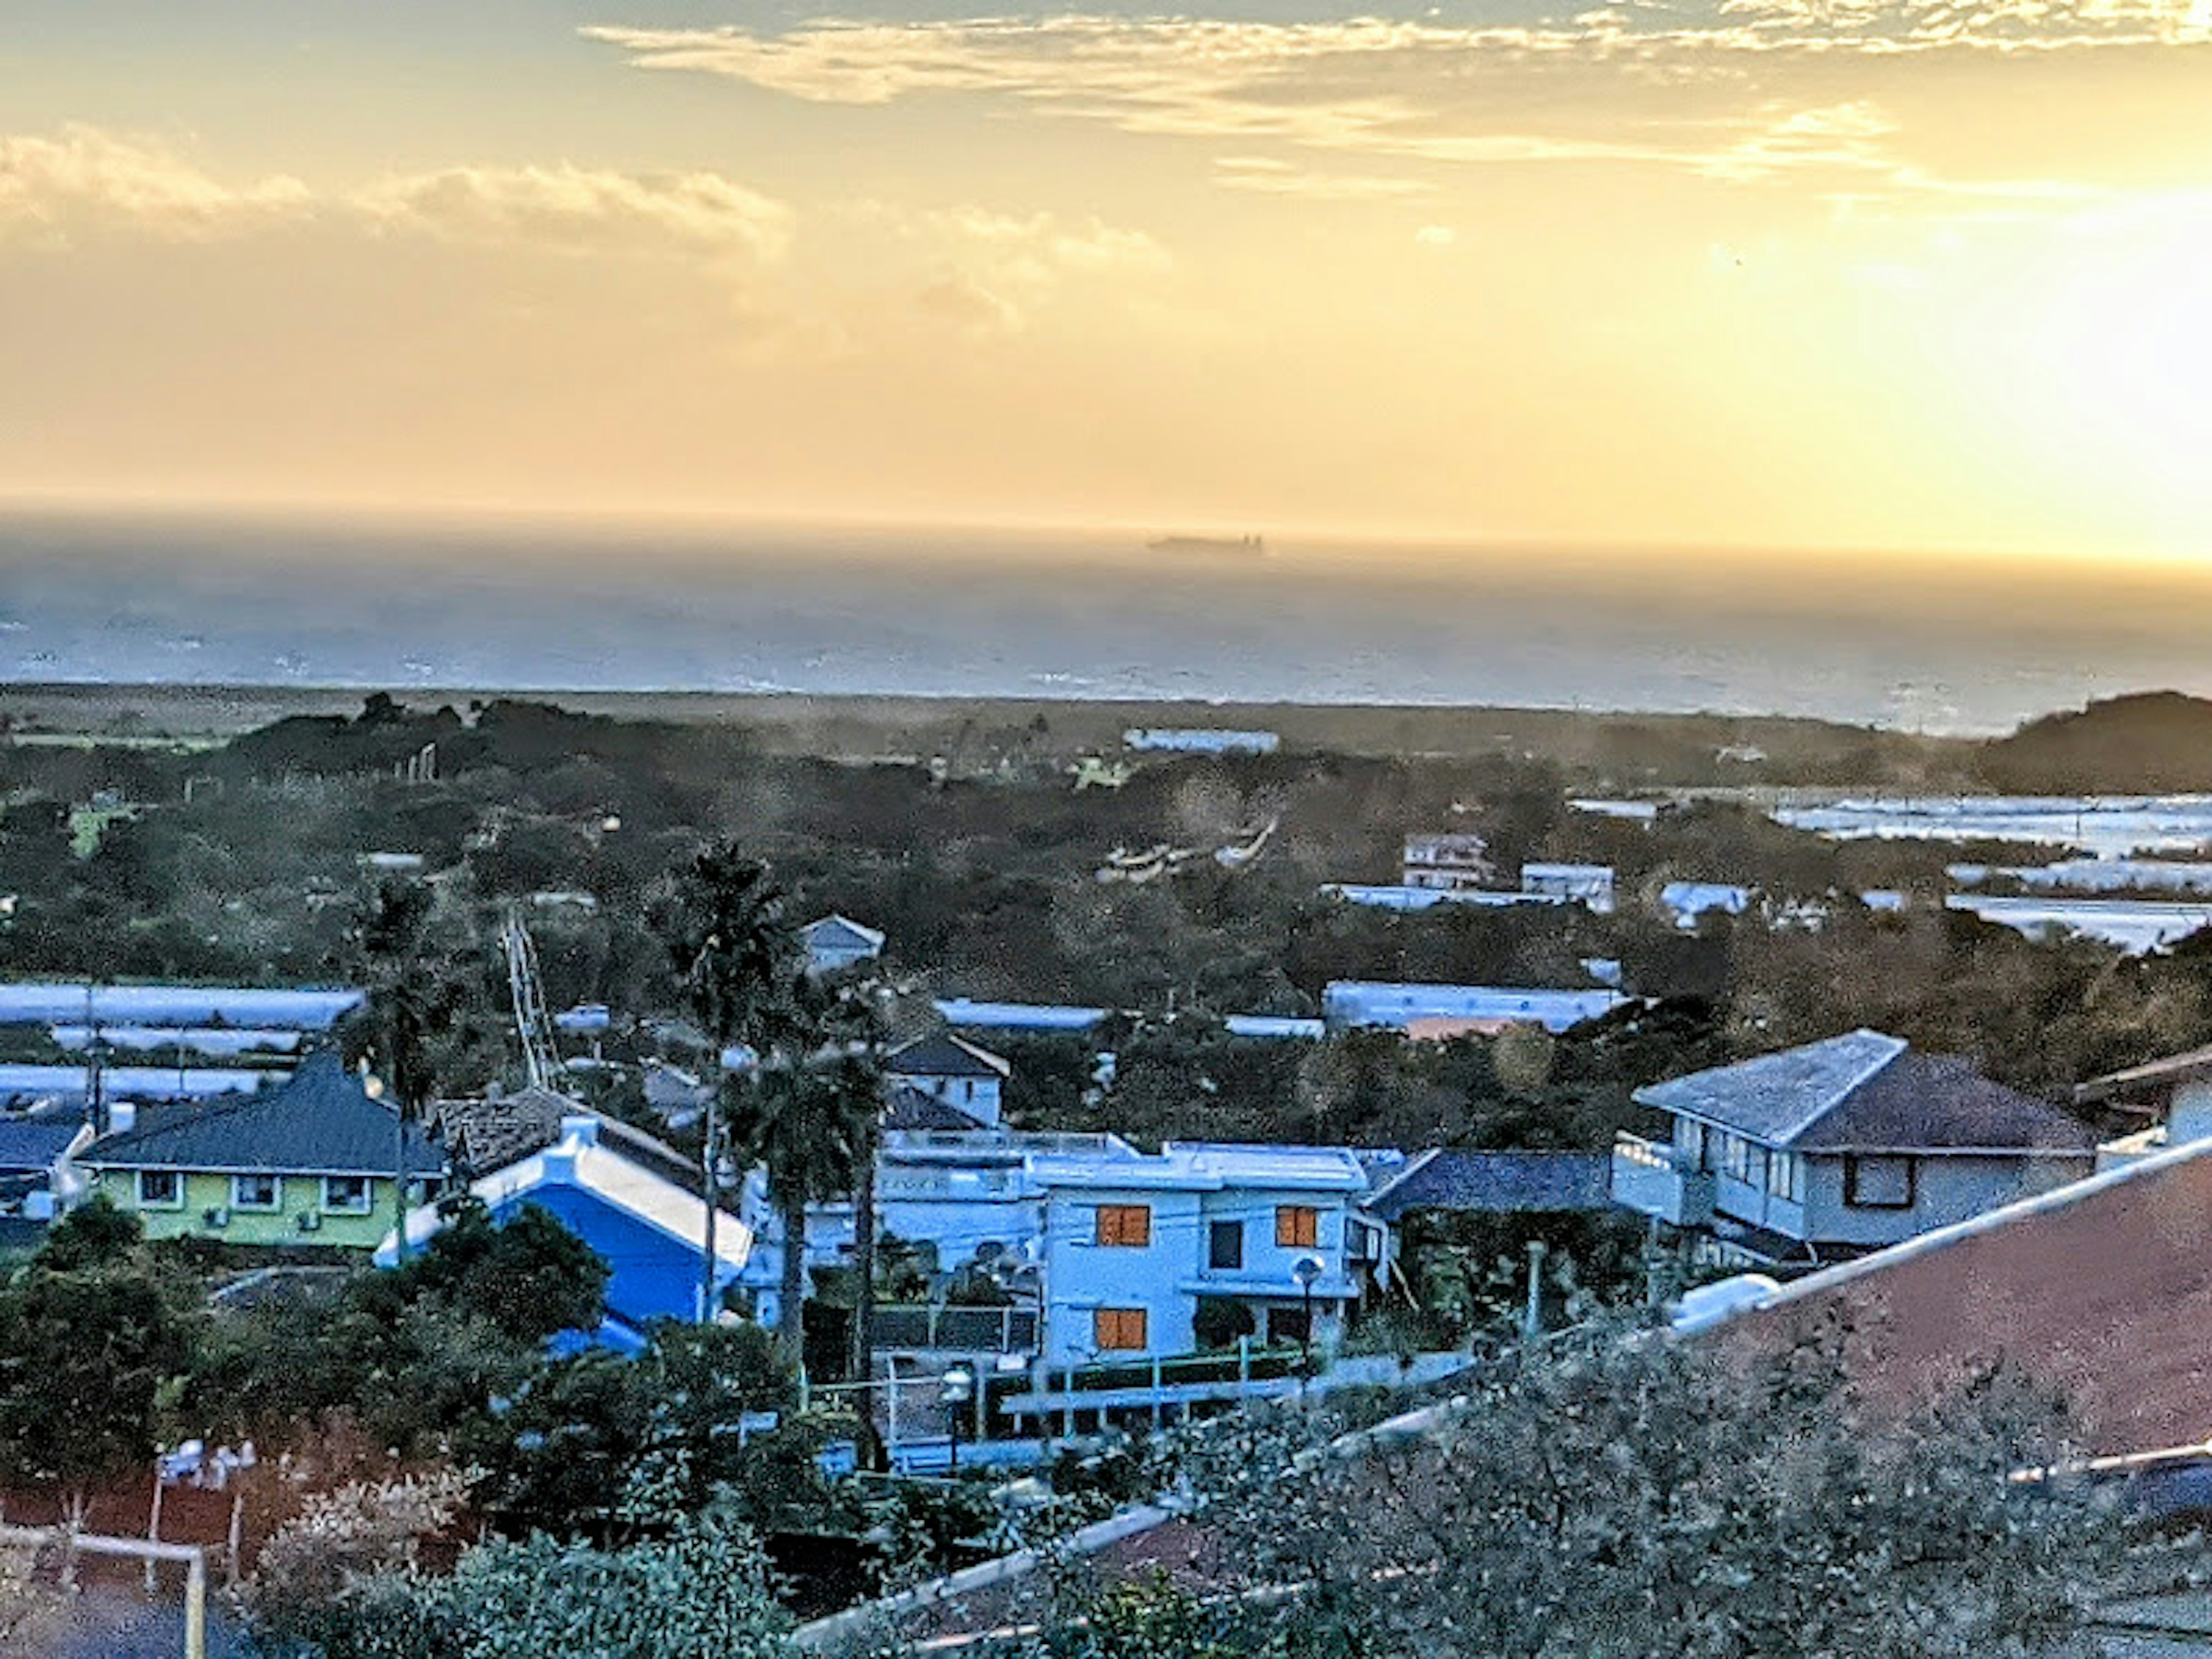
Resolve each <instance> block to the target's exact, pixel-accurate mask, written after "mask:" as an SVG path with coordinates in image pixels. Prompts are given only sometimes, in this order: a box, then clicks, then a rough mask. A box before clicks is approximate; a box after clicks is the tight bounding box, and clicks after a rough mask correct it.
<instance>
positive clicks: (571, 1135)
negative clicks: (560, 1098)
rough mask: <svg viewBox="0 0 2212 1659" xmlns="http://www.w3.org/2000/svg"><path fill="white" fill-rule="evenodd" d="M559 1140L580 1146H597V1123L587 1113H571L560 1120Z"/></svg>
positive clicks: (595, 1119) (597, 1121)
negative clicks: (572, 1142)
mask: <svg viewBox="0 0 2212 1659" xmlns="http://www.w3.org/2000/svg"><path fill="white" fill-rule="evenodd" d="M561 1139H563V1140H571V1141H574V1142H575V1143H576V1144H577V1145H578V1146H598V1145H599V1119H597V1118H596V1117H593V1116H592V1115H590V1114H588V1113H585V1112H577V1113H573V1114H571V1115H568V1116H567V1117H564V1118H562V1120H561Z"/></svg>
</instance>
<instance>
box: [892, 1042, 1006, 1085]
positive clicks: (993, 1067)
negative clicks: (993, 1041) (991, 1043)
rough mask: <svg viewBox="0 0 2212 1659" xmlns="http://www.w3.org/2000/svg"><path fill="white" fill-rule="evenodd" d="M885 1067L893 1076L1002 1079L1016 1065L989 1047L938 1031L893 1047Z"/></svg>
mask: <svg viewBox="0 0 2212 1659" xmlns="http://www.w3.org/2000/svg"><path fill="white" fill-rule="evenodd" d="M884 1069H885V1070H887V1071H888V1072H890V1074H891V1075H892V1076H893V1077H974V1078H999V1079H1003V1078H1005V1077H1006V1075H1007V1074H1008V1073H1011V1072H1012V1070H1013V1069H1014V1068H1013V1066H1012V1063H1011V1062H1009V1061H1007V1060H1002V1059H1000V1057H999V1056H998V1055H997V1054H993V1053H992V1052H991V1051H990V1050H989V1049H988V1048H979V1047H978V1046H977V1045H976V1044H975V1043H972V1042H966V1041H963V1039H962V1038H959V1037H957V1036H953V1035H952V1034H951V1032H949V1031H939V1032H937V1033H936V1034H935V1035H934V1036H926V1037H923V1038H921V1040H920V1041H919V1042H909V1043H908V1044H907V1045H906V1047H904V1048H899V1049H896V1050H894V1051H893V1053H892V1054H891V1056H890V1059H889V1060H887V1061H885V1062H884Z"/></svg>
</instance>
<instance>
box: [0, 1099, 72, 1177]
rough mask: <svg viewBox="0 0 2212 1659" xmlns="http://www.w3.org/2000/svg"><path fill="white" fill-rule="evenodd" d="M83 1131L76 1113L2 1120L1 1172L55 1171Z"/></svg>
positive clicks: (0, 1123) (0, 1131)
mask: <svg viewBox="0 0 2212 1659" xmlns="http://www.w3.org/2000/svg"><path fill="white" fill-rule="evenodd" d="M83 1127H84V1120H83V1119H82V1118H81V1117H78V1116H76V1115H75V1114H73V1113H69V1114H48V1115H41V1116H38V1117H11V1118H4V1119H0V1171H5V1172H9V1173H20V1172H23V1171H33V1170H34V1171H39V1172H44V1171H46V1170H51V1169H52V1168H53V1167H54V1165H55V1164H56V1163H58V1161H59V1160H60V1158H61V1155H62V1154H63V1153H64V1152H67V1151H68V1150H69V1144H70V1142H71V1141H72V1140H75V1139H76V1138H77V1134H78V1133H79V1132H80V1131H81V1130H82V1129H83Z"/></svg>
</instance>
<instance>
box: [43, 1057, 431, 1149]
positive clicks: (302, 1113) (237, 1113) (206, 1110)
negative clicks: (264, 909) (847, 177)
mask: <svg viewBox="0 0 2212 1659" xmlns="http://www.w3.org/2000/svg"><path fill="white" fill-rule="evenodd" d="M398 1133H399V1125H398V1122H397V1121H395V1115H394V1113H393V1111H392V1108H391V1107H390V1106H387V1105H386V1104H385V1103H384V1102H382V1101H380V1100H374V1099H372V1098H370V1097H369V1094H368V1090H367V1089H366V1088H364V1087H363V1086H362V1080H361V1079H359V1078H358V1077H356V1076H355V1075H354V1074H353V1073H350V1072H349V1071H347V1070H346V1069H345V1066H344V1065H343V1062H342V1061H341V1060H339V1059H338V1057H337V1054H334V1053H331V1051H329V1050H327V1049H325V1050H324V1051H323V1052H321V1053H319V1054H311V1055H309V1056H308V1058H307V1062H306V1063H305V1064H304V1065H302V1066H301V1067H300V1069H299V1070H298V1071H296V1072H295V1073H293V1074H292V1075H291V1077H289V1079H286V1080H285V1081H284V1082H283V1083H281V1084H279V1085H276V1087H274V1088H271V1089H263V1090H259V1091H257V1092H255V1093H253V1094H250V1095H241V1096H239V1097H236V1098H234V1099H224V1100H219V1101H216V1102H213V1103H209V1104H205V1105H175V1106H163V1107H157V1108H152V1109H149V1110H147V1111H146V1112H144V1113H143V1114H142V1115H141V1116H140V1118H139V1120H138V1121H137V1124H136V1125H134V1126H133V1127H131V1128H128V1129H125V1130H120V1131H118V1132H117V1133H112V1134H107V1135H103V1136H101V1137H100V1139H98V1140H95V1141H94V1142H93V1144H92V1145H91V1146H88V1147H86V1148H85V1150H84V1152H83V1154H82V1159H81V1161H82V1163H83V1164H85V1165H86V1166H87V1167H88V1168H91V1169H102V1168H113V1169H126V1170H128V1169H136V1170H252V1171H263V1170H276V1171H277V1172H280V1173H283V1174H288V1175H289V1174H299V1175H366V1176H379V1175H389V1174H390V1173H391V1172H392V1165H393V1164H394V1162H395V1161H396V1160H397V1157H398V1147H397V1146H396V1145H395V1140H396V1139H398ZM404 1135H405V1146H406V1161H407V1167H408V1169H409V1170H410V1172H412V1173H416V1174H421V1175H434V1174H437V1173H439V1172H441V1171H442V1170H444V1168H445V1158H444V1157H443V1156H442V1155H441V1153H440V1152H438V1151H437V1149H436V1148H435V1147H434V1146H431V1145H430V1143H429V1140H428V1138H427V1137H426V1136H425V1135H424V1134H423V1133H422V1129H421V1127H419V1126H417V1125H416V1124H413V1123H410V1124H408V1125H407V1126H406V1129H405V1132H404Z"/></svg>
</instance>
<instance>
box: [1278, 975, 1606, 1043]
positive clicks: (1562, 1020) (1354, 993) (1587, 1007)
mask: <svg viewBox="0 0 2212 1659" xmlns="http://www.w3.org/2000/svg"><path fill="white" fill-rule="evenodd" d="M1624 1000H1625V999H1624V998H1623V997H1622V996H1621V995H1620V993H1619V992H1617V991H1613V990H1607V989H1602V988H1601V989H1598V990H1583V991H1561V990H1546V989H1541V988H1538V987H1524V986H1513V985H1401V984H1393V983H1385V982H1381V981H1372V980H1334V981H1331V982H1330V983H1329V984H1328V987H1326V988H1325V989H1324V990H1323V991H1322V1011H1323V1012H1325V1013H1326V1014H1327V1015H1328V1018H1329V1019H1330V1020H1331V1021H1333V1022H1334V1023H1335V1024H1340V1025H1403V1024H1406V1023H1407V1021H1409V1020H1415V1019H1465V1020H1499V1021H1509V1020H1525V1021H1527V1022H1528V1023H1530V1024H1541V1025H1542V1026H1543V1027H1544V1028H1545V1029H1546V1030H1552V1031H1564V1030H1569V1029H1570V1028H1571V1027H1573V1026H1577V1025H1579V1024H1582V1023H1583V1021H1584V1020H1589V1019H1596V1018H1601V1016H1603V1015H1605V1014H1607V1013H1610V1012H1612V1011H1613V1009H1615V1008H1617V1007H1619V1006H1620V1005H1621V1003H1622V1002H1623V1001H1624Z"/></svg>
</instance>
